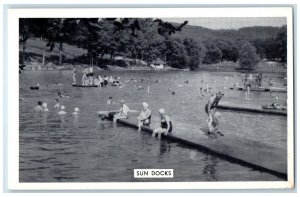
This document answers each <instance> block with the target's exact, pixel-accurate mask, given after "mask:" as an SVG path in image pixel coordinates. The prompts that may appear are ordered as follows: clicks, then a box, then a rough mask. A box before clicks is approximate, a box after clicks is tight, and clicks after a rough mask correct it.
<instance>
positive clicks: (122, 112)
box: [113, 100, 129, 122]
mask: <svg viewBox="0 0 300 197" xmlns="http://www.w3.org/2000/svg"><path fill="white" fill-rule="evenodd" d="M120 103H121V106H122V107H121V109H120V110H119V113H117V114H115V115H114V120H113V121H114V122H116V121H117V120H119V119H126V118H127V117H128V112H129V107H128V106H127V105H126V104H125V101H124V100H121V102H120Z"/></svg>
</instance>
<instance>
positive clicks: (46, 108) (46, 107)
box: [43, 103, 49, 112]
mask: <svg viewBox="0 0 300 197" xmlns="http://www.w3.org/2000/svg"><path fill="white" fill-rule="evenodd" d="M43 108H44V112H48V111H49V109H48V105H47V103H43Z"/></svg>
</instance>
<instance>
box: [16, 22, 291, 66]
mask: <svg viewBox="0 0 300 197" xmlns="http://www.w3.org/2000/svg"><path fill="white" fill-rule="evenodd" d="M187 24H188V21H183V23H182V24H171V23H168V22H164V21H162V20H160V19H151V18H144V19H135V18H122V19H115V18H103V19H98V18H72V19H58V18H51V19H50V18H36V19H30V18H26V19H20V24H19V25H20V28H19V29H20V30H19V31H20V32H19V35H20V39H19V42H20V45H22V46H23V53H22V54H23V58H22V59H23V62H24V61H25V58H26V57H25V50H26V41H27V39H28V38H30V37H36V38H40V39H43V40H44V41H46V42H47V44H46V45H45V47H44V54H45V53H46V52H47V51H52V50H53V48H57V49H58V50H59V57H58V59H59V61H58V62H59V64H62V63H63V56H64V48H63V46H64V43H67V44H70V45H75V46H77V47H80V48H83V49H86V50H87V54H86V57H87V58H88V59H89V62H87V63H90V64H95V62H98V63H99V62H100V63H101V62H103V60H104V59H105V62H106V63H109V64H111V65H116V63H115V62H114V61H115V60H114V59H115V57H116V56H123V57H128V58H132V59H140V60H143V61H146V62H148V63H150V62H152V61H153V60H156V59H158V58H160V59H161V60H163V61H165V62H166V63H167V64H168V65H169V66H171V67H174V68H188V69H191V70H196V69H198V68H199V66H200V65H201V63H205V64H213V63H219V62H222V61H232V62H237V61H238V60H239V63H240V65H241V67H242V68H246V69H251V68H253V67H254V66H255V64H257V62H258V60H259V58H260V59H269V60H274V59H280V60H281V61H282V62H286V53H287V52H286V36H287V35H286V31H287V29H286V26H283V27H281V28H275V27H252V28H251V27H248V28H241V29H239V30H210V29H206V28H203V27H193V26H188V25H187ZM107 57H109V58H107ZM117 64H118V65H122V66H126V65H125V64H122V63H120V61H119V62H117Z"/></svg>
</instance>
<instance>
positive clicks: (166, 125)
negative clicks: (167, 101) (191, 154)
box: [152, 109, 173, 139]
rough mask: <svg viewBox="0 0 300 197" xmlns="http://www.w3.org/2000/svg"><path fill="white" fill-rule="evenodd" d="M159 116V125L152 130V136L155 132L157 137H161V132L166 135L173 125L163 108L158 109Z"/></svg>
mask: <svg viewBox="0 0 300 197" xmlns="http://www.w3.org/2000/svg"><path fill="white" fill-rule="evenodd" d="M159 116H160V127H158V128H156V129H154V130H153V133H152V137H155V135H156V134H157V137H158V139H160V138H161V134H164V135H167V134H168V133H169V132H172V129H173V125H172V121H171V119H170V117H169V116H167V115H166V113H165V110H164V109H160V110H159Z"/></svg>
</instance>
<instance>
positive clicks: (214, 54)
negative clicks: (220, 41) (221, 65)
mask: <svg viewBox="0 0 300 197" xmlns="http://www.w3.org/2000/svg"><path fill="white" fill-rule="evenodd" d="M204 45H205V48H206V54H205V57H204V61H203V62H204V63H206V64H214V63H218V62H220V61H221V60H222V51H221V50H220V49H219V48H218V47H217V45H216V44H215V43H214V41H211V40H205V41H204Z"/></svg>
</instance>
